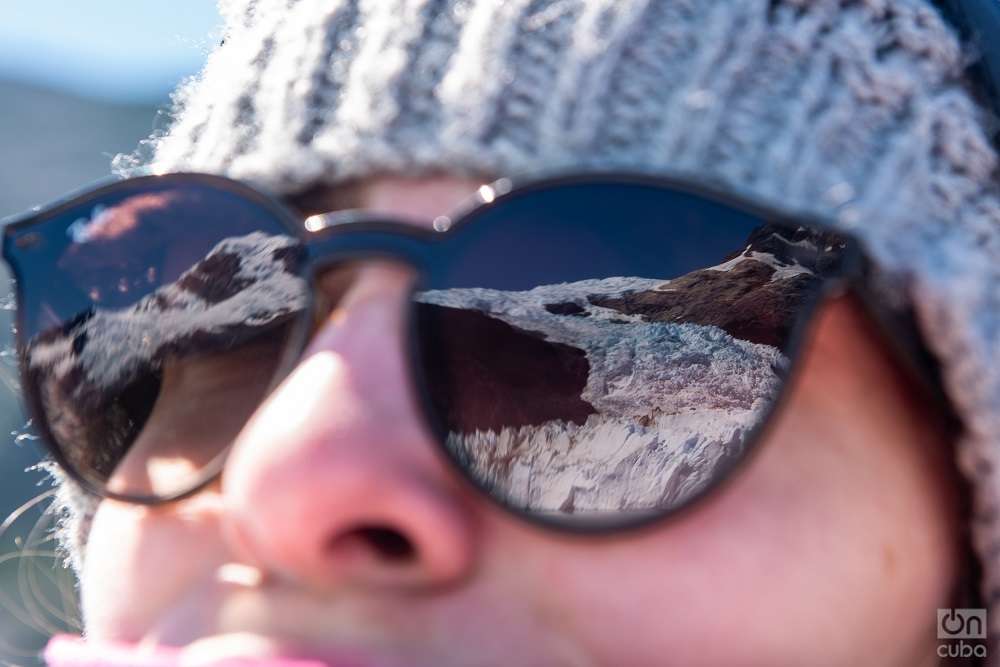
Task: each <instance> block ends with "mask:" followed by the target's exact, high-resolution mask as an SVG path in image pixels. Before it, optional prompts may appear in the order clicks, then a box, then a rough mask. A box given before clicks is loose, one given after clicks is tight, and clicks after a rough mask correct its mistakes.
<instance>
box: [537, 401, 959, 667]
mask: <svg viewBox="0 0 1000 667" xmlns="http://www.w3.org/2000/svg"><path fill="white" fill-rule="evenodd" d="M798 414H800V415H802V417H803V422H802V423H798V422H796V421H794V420H793V421H786V422H785V423H783V424H781V425H779V427H778V428H776V429H775V431H774V432H773V433H772V434H771V435H770V437H769V438H768V439H767V440H766V441H765V442H763V443H761V445H760V450H759V451H757V452H756V454H755V455H754V457H753V458H752V459H751V460H750V461H749V462H748V463H747V467H746V469H743V470H741V471H738V472H737V473H736V475H735V476H734V478H733V479H731V480H729V481H728V483H726V484H725V485H724V486H723V487H722V488H721V489H719V490H718V492H717V493H716V494H715V495H714V496H713V497H712V498H710V499H706V500H705V501H704V502H703V504H702V505H700V506H698V507H696V508H692V510H691V511H689V512H687V513H684V514H681V515H679V516H678V517H676V518H675V519H673V520H670V521H668V522H666V523H664V524H662V525H657V526H654V527H652V528H649V529H647V530H646V531H644V532H639V533H636V534H635V535H634V536H632V537H629V538H627V539H619V540H608V541H606V542H599V543H593V542H588V541H586V540H580V541H577V540H571V539H568V538H567V540H566V541H565V542H561V543H559V544H553V545H552V547H551V548H550V549H549V550H548V551H547V552H546V553H545V554H544V556H543V557H542V558H541V559H539V561H537V562H536V563H535V564H534V567H535V572H534V577H536V578H537V583H538V584H539V587H540V588H541V589H542V590H545V591H548V592H549V593H550V597H549V598H543V599H542V602H541V603H540V604H542V605H550V606H551V607H552V608H551V609H550V610H549V612H548V614H549V615H551V616H558V617H560V618H561V622H562V623H563V624H564V626H567V627H571V628H572V630H571V631H570V632H571V634H573V635H575V636H579V637H584V638H587V642H588V643H589V644H590V645H591V647H592V650H593V652H594V653H595V654H597V655H600V656H601V657H602V659H603V660H605V661H607V662H608V663H609V664H625V663H629V664H650V661H654V662H655V660H656V658H657V656H660V658H661V659H662V656H664V655H670V656H672V658H673V659H674V660H676V661H677V664H743V663H742V661H743V660H745V658H746V656H753V658H754V660H755V661H756V662H755V664H787V663H788V662H789V661H790V660H792V661H798V662H800V663H801V664H862V663H864V662H866V660H867V659H866V658H865V656H866V655H867V656H868V659H870V656H872V655H883V656H885V657H886V658H887V662H888V664H895V663H894V662H893V660H894V658H893V656H889V655H887V654H886V652H887V650H888V651H897V650H898V652H899V654H898V656H896V657H898V659H899V661H900V663H901V664H905V661H906V659H907V656H908V655H909V656H910V657H912V653H909V652H911V651H913V650H915V649H914V647H915V646H922V644H921V642H923V641H924V640H925V639H926V638H925V635H927V637H930V636H931V635H930V634H929V633H932V632H933V623H934V620H935V617H934V609H935V608H936V607H937V606H941V605H942V604H944V602H945V598H946V595H947V591H948V582H949V581H950V574H949V573H950V572H952V569H951V566H952V563H951V562H950V551H949V548H950V547H949V544H948V536H947V530H944V529H943V528H942V526H943V525H947V524H946V521H947V519H946V517H944V516H943V513H942V511H941V510H939V509H937V510H936V509H935V506H934V503H935V502H936V501H935V498H936V496H935V495H934V493H933V489H931V488H928V487H926V486H925V485H924V484H923V482H922V478H921V476H920V474H919V473H918V471H917V469H916V468H914V466H915V465H916V464H915V463H913V462H912V461H910V460H909V459H908V458H907V457H906V456H905V455H898V456H897V453H898V452H897V451H896V450H894V449H893V448H892V447H884V446H882V445H881V444H880V443H879V442H874V441H872V440H871V439H867V440H866V439H865V438H864V437H860V435H861V434H859V433H857V432H854V431H853V430H852V429H850V428H838V427H836V426H835V425H833V424H826V425H823V426H824V428H816V426H817V422H816V421H815V420H813V419H809V418H807V417H809V414H810V413H809V412H808V411H806V410H800V411H798ZM805 423H808V424H810V428H809V430H808V431H806V430H804V428H803V427H804V425H805ZM876 432H877V431H876ZM624 629H627V633H628V636H629V637H631V638H636V639H637V640H636V641H631V640H630V641H629V642H628V643H627V644H626V645H623V643H622V642H621V636H622V632H623V630H624ZM638 638H648V639H647V640H645V641H638ZM887 646H889V647H894V648H892V649H887V648H886V647H887ZM623 651H624V652H625V653H624V654H623ZM866 652H867V653H866ZM671 664H673V663H671Z"/></svg>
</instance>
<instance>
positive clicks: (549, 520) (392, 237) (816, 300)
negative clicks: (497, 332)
mask: <svg viewBox="0 0 1000 667" xmlns="http://www.w3.org/2000/svg"><path fill="white" fill-rule="evenodd" d="M174 182H176V183H177V184H178V185H181V186H183V185H187V184H194V185H200V186H203V187H211V188H216V189H221V190H223V191H225V192H228V193H230V194H235V195H237V196H240V197H244V198H246V199H247V200H248V201H250V202H252V203H254V204H257V205H259V206H261V207H263V208H264V209H265V210H266V211H267V212H268V213H270V214H272V215H273V217H274V219H275V221H277V222H279V224H281V225H282V226H283V227H284V228H285V229H286V231H287V232H288V233H289V234H290V235H291V236H293V237H295V238H297V239H299V240H300V241H302V243H303V245H304V248H305V252H306V256H305V262H304V265H303V268H302V271H301V273H300V275H301V277H302V278H303V280H306V281H308V283H309V290H308V296H307V307H306V308H305V309H303V311H302V313H301V314H298V315H296V316H295V323H294V324H293V328H292V331H291V335H290V337H289V340H288V341H287V343H286V345H285V347H284V350H283V358H282V359H281V361H280V363H279V366H278V372H277V373H276V375H275V377H274V379H273V381H272V383H271V385H270V386H269V387H268V390H267V392H266V393H265V394H264V395H265V396H268V395H270V394H271V392H272V391H273V390H274V388H275V387H276V386H277V385H278V384H279V383H280V382H281V381H282V379H284V378H285V377H287V375H288V373H290V372H291V370H292V369H293V368H294V366H295V365H296V364H297V363H298V362H299V361H300V360H301V355H302V351H303V350H304V349H305V347H306V344H307V343H308V340H309V338H310V337H311V334H312V331H311V329H312V327H311V321H312V319H313V315H314V311H315V305H316V298H315V296H316V289H317V288H316V278H317V276H318V275H320V274H321V273H322V272H323V271H325V270H327V269H329V267H331V266H332V265H335V264H340V263H344V262H354V261H364V260H373V259H389V260H395V261H401V262H403V263H404V264H406V265H408V266H410V267H413V268H414V269H416V271H417V274H418V280H416V281H415V284H414V286H413V287H412V291H411V294H410V296H411V297H412V295H413V293H415V292H417V291H420V288H421V284H420V283H421V280H422V277H423V276H424V275H425V267H427V266H429V265H431V263H433V262H439V261H447V254H446V251H447V243H446V241H447V240H448V239H450V238H453V237H454V235H456V234H460V233H461V230H462V229H464V228H465V227H466V226H467V225H471V224H475V222H476V220H477V218H479V217H480V216H481V215H483V214H485V213H487V212H493V211H494V209H495V208H496V207H498V206H503V205H504V204H505V202H508V201H509V200H511V199H513V198H519V197H523V196H530V195H531V193H533V192H537V191H539V190H546V189H551V188H556V187H560V186H567V185H571V186H572V185H588V184H619V185H631V186H644V187H654V188H660V189H665V190H669V191H671V192H674V193H678V194H683V195H689V196H695V197H698V198H701V199H704V200H708V201H711V202H714V203H717V204H722V205H724V206H727V207H729V208H732V209H736V210H738V211H741V212H743V213H745V214H749V215H751V216H754V217H756V218H758V219H759V220H760V222H761V224H770V225H777V226H781V227H785V228H791V229H795V228H798V227H802V226H806V227H809V228H811V229H816V230H819V231H828V232H834V233H837V234H838V235H840V236H842V237H843V238H844V240H845V243H846V246H845V249H844V254H843V262H842V264H841V271H840V272H839V273H837V274H835V275H833V276H830V277H824V278H823V281H824V282H823V285H822V286H821V287H820V288H819V289H817V290H816V292H815V294H814V295H812V296H811V297H810V298H809V299H808V300H807V302H806V303H804V304H803V307H802V308H801V310H800V312H799V313H798V315H797V317H796V322H795V323H794V324H793V326H792V328H791V333H790V336H789V345H788V350H787V352H784V351H783V352H784V353H785V354H786V356H787V357H788V359H789V369H788V372H787V376H786V378H785V381H784V382H783V384H782V386H781V388H780V390H779V391H778V394H777V396H776V397H775V399H774V400H773V401H772V402H771V404H770V406H769V407H768V408H767V410H766V413H765V414H764V415H763V416H762V418H761V420H760V422H759V423H758V424H757V425H755V426H754V427H753V428H752V429H751V430H750V432H749V433H748V435H747V438H746V440H745V442H744V445H743V453H742V454H741V455H740V456H739V458H738V459H737V460H736V462H735V463H733V464H730V465H729V466H728V468H727V469H725V470H723V471H722V472H721V473H719V474H717V475H715V476H714V478H713V479H712V480H711V481H710V482H709V483H708V484H706V485H705V486H704V487H703V488H701V489H700V490H699V491H697V492H696V493H694V494H692V495H691V496H690V497H688V498H685V500H684V501H683V502H682V504H680V505H678V506H677V507H673V508H666V509H663V510H659V511H657V510H651V511H648V512H637V513H636V514H635V515H632V516H630V517H627V518H624V519H623V518H621V517H619V518H608V519H607V520H605V519H596V518H595V519H591V518H590V517H588V518H587V520H586V521H565V520H562V519H559V518H557V517H550V516H544V515H541V514H536V513H532V512H530V511H528V510H526V509H524V508H521V507H518V506H516V505H513V504H511V503H508V502H506V501H505V500H504V499H503V498H500V497H498V495H496V494H495V493H493V492H492V491H491V490H490V489H489V488H488V487H487V486H486V485H485V484H484V483H483V482H482V481H481V480H479V478H478V477H477V475H475V474H474V473H473V472H472V471H470V470H469V469H468V468H467V467H465V466H463V465H462V464H461V462H460V461H459V460H458V459H457V457H456V456H455V454H454V453H453V452H452V451H451V450H450V449H449V447H448V446H447V443H446V436H447V432H448V431H447V429H446V428H445V426H444V424H443V421H442V420H441V418H440V417H439V415H438V413H437V410H436V409H435V408H434V406H433V401H432V398H431V395H430V391H429V389H428V383H427V380H426V378H425V376H424V371H423V365H422V364H421V363H420V362H419V361H418V360H419V358H420V352H419V340H420V337H419V336H420V334H419V331H418V327H417V325H416V317H415V313H416V309H415V308H414V307H413V304H414V301H413V299H412V298H410V299H409V305H408V307H407V310H408V313H407V316H406V331H404V332H402V333H403V335H405V337H406V342H405V345H406V348H405V350H404V353H405V354H406V356H407V357H408V359H407V363H408V368H409V371H410V372H409V383H410V387H409V389H410V391H411V395H412V396H413V397H414V398H415V399H416V401H417V403H418V406H417V407H418V411H419V412H420V413H421V418H422V419H423V420H424V422H425V425H426V426H427V427H428V428H429V429H430V431H431V433H432V434H433V436H434V440H435V441H436V443H437V446H438V449H439V450H441V452H442V453H443V455H444V458H445V459H446V460H447V461H448V462H449V464H450V465H451V467H452V468H454V469H455V470H456V471H457V472H458V474H459V476H460V477H461V478H463V479H464V480H466V481H468V482H469V483H470V484H472V485H473V487H475V488H476V489H477V490H478V491H479V492H480V493H481V494H482V495H484V496H486V497H487V498H489V500H490V501H491V502H492V503H493V504H494V505H496V506H499V507H501V508H503V509H504V510H506V511H508V512H510V513H512V514H514V515H515V516H517V517H518V518H520V519H522V520H526V521H528V522H530V523H532V524H537V525H541V526H544V527H545V528H549V529H556V530H561V531H566V532H570V533H607V532H610V531H620V530H628V529H633V528H638V527H642V526H646V525H649V524H652V523H659V522H660V521H663V520H665V519H668V518H672V517H675V516H678V515H680V514H683V513H684V512H685V511H686V510H688V509H689V508H692V507H695V506H697V505H699V504H700V503H699V502H698V501H699V500H700V499H701V498H703V497H705V496H707V495H710V494H712V493H713V492H714V491H715V490H716V489H717V488H719V487H720V485H722V484H724V483H725V482H726V481H727V480H728V479H730V478H731V477H732V476H733V474H734V472H735V471H737V470H740V469H745V468H746V463H747V461H748V460H749V457H751V456H753V455H754V453H755V452H756V450H757V449H758V447H757V445H758V443H759V442H760V441H761V439H762V436H763V435H764V434H765V433H766V432H767V431H768V429H769V428H770V426H771V425H772V424H773V423H774V416H775V415H776V414H778V413H779V412H780V411H781V409H782V408H783V406H784V404H785V400H786V398H787V396H788V395H789V394H790V393H791V388H792V387H793V386H794V384H795V382H796V378H797V375H798V372H799V370H800V368H799V366H800V364H799V363H798V361H799V359H800V358H801V352H802V349H803V347H804V344H805V343H806V341H807V340H808V337H809V330H810V328H811V326H812V324H813V323H814V321H815V314H816V312H817V311H818V309H819V307H820V306H821V305H822V304H823V303H825V302H826V301H828V300H829V299H831V298H833V297H837V296H842V295H844V294H846V293H852V294H854V295H856V296H857V297H858V298H859V301H860V303H861V304H862V305H863V306H864V309H865V310H866V311H867V313H868V314H869V315H870V316H871V319H872V321H873V323H874V324H875V325H876V328H877V330H878V331H879V332H880V334H881V338H882V339H883V341H884V342H885V343H886V344H887V346H888V348H889V349H890V350H891V354H892V356H893V357H894V358H895V360H896V361H897V362H899V364H900V365H901V366H902V367H903V368H904V369H905V370H906V371H907V374H908V375H909V376H910V377H911V378H912V379H913V380H914V381H915V382H916V383H917V384H918V385H919V389H920V390H921V391H922V392H924V394H925V395H926V396H928V397H929V398H930V399H931V400H932V401H933V402H934V403H936V404H937V405H938V406H939V407H940V409H941V411H942V414H943V415H944V416H945V418H946V420H947V422H948V423H950V424H952V423H954V424H957V423H958V422H957V418H956V417H955V416H954V415H955V411H954V409H953V407H952V406H951V403H950V401H949V400H948V398H947V396H946V394H945V393H944V391H943V389H942V387H941V381H940V371H939V367H938V364H937V362H936V360H935V359H934V358H933V356H932V355H931V354H930V352H929V351H928V350H927V349H926V348H925V347H924V345H923V343H922V341H921V339H920V336H919V333H918V331H917V327H916V325H915V323H914V322H913V318H912V314H910V313H909V312H904V311H897V310H894V309H892V308H889V307H888V306H887V305H886V304H884V303H883V302H882V301H881V300H880V299H879V298H878V296H877V295H876V294H875V292H874V291H873V289H872V287H871V285H870V284H869V283H870V276H871V275H872V264H871V262H870V261H869V260H868V259H867V257H866V255H865V253H864V252H863V248H862V244H861V242H860V241H859V240H857V239H856V237H854V236H853V235H852V234H850V233H849V232H842V231H840V230H838V229H836V228H835V227H833V226H831V225H829V224H828V223H824V222H821V221H820V220H817V219H813V218H809V217H806V216H789V215H786V214H783V213H779V212H778V211H775V210H773V209H771V208H769V207H767V206H764V205H762V204H760V203H758V202H755V201H753V200H750V199H747V198H743V197H738V196H735V195H734V194H732V193H730V192H728V191H724V190H721V189H716V188H713V187H711V186H707V185H705V184H700V183H695V182H692V181H688V180H682V179H679V178H672V177H665V176H654V175H646V174H637V173H621V172H617V173H615V172H606V173H585V174H567V175H560V176H554V177H550V178H545V179H540V180H529V181H526V182H524V183H523V184H517V185H515V184H514V183H513V182H512V181H511V179H509V178H503V179H499V180H497V181H495V182H493V183H492V184H491V185H488V186H483V187H481V188H480V189H479V190H478V191H477V193H476V194H475V195H473V196H472V197H471V198H469V200H468V201H467V202H466V203H465V204H463V205H461V206H459V207H458V208H457V209H456V210H455V211H454V212H453V213H452V214H451V215H449V216H446V219H447V221H448V222H449V223H451V221H454V223H453V224H449V225H448V226H447V229H446V230H445V231H435V230H431V229H427V228H423V227H418V226H415V225H414V224H412V223H407V222H403V221H401V220H398V219H393V218H388V217H385V216H382V215H372V214H371V213H367V212H365V211H363V210H345V211H335V212H331V213H324V214H319V215H315V216H304V215H300V214H298V213H296V212H294V211H293V210H292V208H291V207H290V206H289V205H287V204H285V203H284V202H283V201H282V200H280V199H279V198H277V197H274V196H271V195H269V194H266V193H264V192H262V191H261V190H259V189H257V188H255V187H252V186H250V185H248V184H246V183H243V182H240V181H235V180H232V179H229V178H226V177H222V176H216V175H210V174H198V173H171V174H162V175H148V176H138V177H134V178H130V179H126V180H114V181H111V182H108V183H105V184H103V185H100V184H99V185H98V186H96V187H92V188H87V189H85V190H83V191H80V192H77V193H74V194H71V195H69V196H68V197H66V198H64V199H61V200H59V201H57V202H56V203H54V204H52V205H50V206H48V207H46V208H44V209H35V210H33V211H31V212H28V213H27V214H24V215H21V216H17V217H16V218H12V219H10V220H9V221H6V223H5V226H4V230H3V237H2V255H3V258H4V260H5V261H6V262H7V264H8V266H9V267H10V269H11V271H12V274H13V276H14V283H15V290H16V299H17V315H16V322H17V350H18V359H19V365H20V374H21V384H22V391H21V395H22V397H23V400H24V402H25V404H26V407H27V408H28V414H30V415H31V416H32V417H33V420H34V422H33V423H34V429H35V430H36V432H37V434H38V435H39V436H40V437H41V443H42V445H43V447H44V449H45V450H46V451H47V452H48V454H49V455H51V456H52V458H53V459H54V460H55V461H56V462H57V463H58V464H59V466H60V467H61V469H62V470H63V471H64V472H65V473H66V474H67V475H68V476H69V477H70V478H71V479H72V480H73V481H75V482H76V483H77V484H79V485H80V486H82V487H83V489H84V490H86V491H87V492H89V493H91V494H93V495H95V496H98V497H104V498H109V499H113V500H118V501H122V502H129V503H135V504H142V505H160V504H167V503H171V502H176V501H178V500H182V499H184V498H187V497H189V496H192V495H194V494H196V493H198V492H199V491H201V490H202V489H204V488H205V487H206V486H207V485H208V484H210V483H211V482H212V481H213V480H215V479H216V478H217V477H218V476H219V475H220V474H221V473H222V470H223V468H224V463H225V460H226V458H227V456H228V454H229V452H230V450H231V449H232V443H230V444H228V445H226V447H225V448H224V449H223V450H222V451H221V452H220V453H219V454H218V455H217V456H216V457H215V458H214V459H212V461H211V462H209V463H208V464H207V465H206V466H205V468H204V470H203V471H202V473H201V474H200V479H199V480H198V481H197V482H192V486H191V488H189V489H186V490H184V491H182V492H178V493H175V494H172V495H169V496H133V495H123V494H118V493H115V492H112V491H109V490H107V489H105V488H103V485H102V484H101V483H100V482H98V481H96V480H92V479H90V478H89V477H88V476H87V475H85V474H84V473H82V472H81V471H79V470H77V469H76V467H75V466H74V465H72V464H70V462H69V461H68V459H67V457H66V456H65V455H64V454H63V452H62V448H61V447H60V445H59V444H58V441H57V440H56V438H55V437H54V435H53V433H52V431H51V429H50V428H49V425H48V419H47V417H46V414H45V411H44V409H43V403H42V400H41V395H40V392H39V389H38V387H37V386H36V385H35V384H34V383H32V382H29V381H28V378H29V377H30V375H29V373H28V367H27V363H28V360H27V343H28V341H26V340H24V339H23V337H24V335H25V333H24V332H26V331H27V328H26V327H25V324H26V323H25V321H24V318H25V310H26V308H25V307H24V304H25V300H24V299H25V286H24V284H23V282H22V280H21V276H20V275H19V271H18V263H17V261H16V257H17V250H18V247H19V245H21V244H24V243H29V242H30V239H31V235H32V234H34V233H35V232H34V229H35V228H36V227H37V226H38V225H41V224H43V223H45V222H47V221H49V220H51V219H53V218H55V217H57V216H59V215H60V214H62V213H63V212H65V211H66V210H67V209H71V208H75V207H77V206H79V205H81V204H83V203H85V202H93V201H95V200H98V199H100V198H101V197H102V196H105V195H110V194H117V195H120V194H121V193H122V191H123V190H124V189H128V188H135V189H136V190H137V191H142V188H143V187H144V186H146V185H152V184H156V185H157V186H159V187H162V186H163V185H164V184H166V185H169V184H170V183H174ZM307 220H308V221H309V226H308V227H307V223H306V221H307ZM317 223H321V226H320V227H319V228H318V229H311V228H313V227H316V225H317ZM0 224H4V223H0ZM442 251H444V252H442Z"/></svg>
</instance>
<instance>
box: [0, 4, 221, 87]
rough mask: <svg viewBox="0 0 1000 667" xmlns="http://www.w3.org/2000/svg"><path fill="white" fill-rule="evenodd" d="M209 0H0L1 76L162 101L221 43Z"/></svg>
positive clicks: (218, 20) (212, 7)
mask: <svg viewBox="0 0 1000 667" xmlns="http://www.w3.org/2000/svg"><path fill="white" fill-rule="evenodd" d="M219 23H220V19H219V16H218V12H217V11H216V7H215V2H214V0H83V1H81V0H0V78H2V79H14V80H18V81H27V82H33V83H36V84H38V85H43V86H47V87H52V88H57V89H60V90H66V91H70V92H73V93H76V94H79V95H84V96H87V97H94V98H99V99H104V100H111V101H118V102H146V103H148V102H160V101H162V100H164V99H165V98H166V96H167V94H168V93H169V91H170V90H171V89H172V88H173V87H174V85H176V83H177V82H178V81H179V80H180V79H181V78H183V77H184V76H187V75H189V74H192V73H194V72H196V71H197V70H198V68H199V66H200V65H201V63H202V62H203V61H204V59H205V55H206V54H207V53H208V51H209V50H210V49H211V48H212V47H213V46H214V45H215V44H217V43H218V41H219V39H220V38H221V28H220V25H219Z"/></svg>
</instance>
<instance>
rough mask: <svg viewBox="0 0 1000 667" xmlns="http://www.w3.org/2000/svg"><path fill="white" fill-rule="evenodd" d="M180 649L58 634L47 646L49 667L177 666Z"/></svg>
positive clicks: (280, 664)
mask: <svg viewBox="0 0 1000 667" xmlns="http://www.w3.org/2000/svg"><path fill="white" fill-rule="evenodd" d="M180 653H181V649H178V648H169V647H158V648H150V649H145V648H144V649H141V650H140V649H137V648H136V647H135V646H132V645H129V644H116V643H107V642H88V641H85V640H84V639H83V638H82V637H77V636H74V635H56V636H55V637H53V638H52V639H51V640H49V643H48V645H47V646H46V647H45V652H44V658H45V663H46V664H47V665H48V666H49V667H177V666H178V665H179V664H180V662H179V661H180ZM212 667H328V666H327V665H325V664H324V663H321V662H317V661H315V660H293V659H288V658H268V659H260V660H258V659H252V658H229V659H225V660H221V661H218V662H214V663H212Z"/></svg>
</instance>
